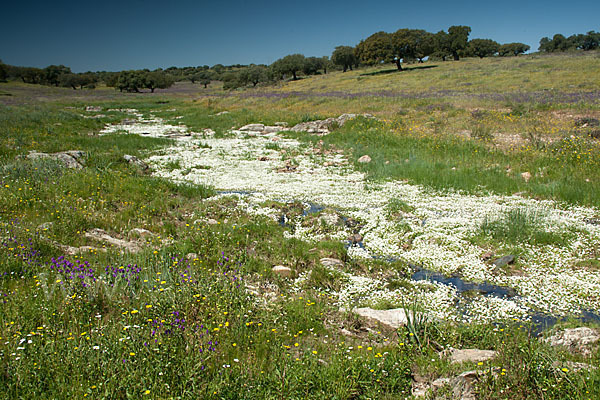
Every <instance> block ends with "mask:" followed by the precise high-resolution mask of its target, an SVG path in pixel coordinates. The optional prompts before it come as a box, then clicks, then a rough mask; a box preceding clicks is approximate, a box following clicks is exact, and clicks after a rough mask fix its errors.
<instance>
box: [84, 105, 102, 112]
mask: <svg viewBox="0 0 600 400" xmlns="http://www.w3.org/2000/svg"><path fill="white" fill-rule="evenodd" d="M85 111H91V112H99V111H102V107H100V106H86V107H85Z"/></svg>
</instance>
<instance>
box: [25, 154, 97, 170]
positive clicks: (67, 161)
mask: <svg viewBox="0 0 600 400" xmlns="http://www.w3.org/2000/svg"><path fill="white" fill-rule="evenodd" d="M84 156H85V152H83V151H81V150H71V151H63V152H59V153H38V152H35V151H32V152H30V153H29V154H27V156H25V158H27V159H28V160H41V159H48V160H56V161H59V162H60V163H61V164H63V165H64V166H65V167H67V168H72V169H82V168H83V165H82V164H83V157H84Z"/></svg>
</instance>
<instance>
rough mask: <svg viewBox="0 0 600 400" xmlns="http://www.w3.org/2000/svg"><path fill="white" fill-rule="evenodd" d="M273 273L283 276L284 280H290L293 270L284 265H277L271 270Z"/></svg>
mask: <svg viewBox="0 0 600 400" xmlns="http://www.w3.org/2000/svg"><path fill="white" fill-rule="evenodd" d="M271 271H273V273H274V274H275V275H278V276H281V277H283V278H289V277H290V276H292V270H291V269H290V268H288V267H285V266H283V265H276V266H274V267H273V268H272V269H271Z"/></svg>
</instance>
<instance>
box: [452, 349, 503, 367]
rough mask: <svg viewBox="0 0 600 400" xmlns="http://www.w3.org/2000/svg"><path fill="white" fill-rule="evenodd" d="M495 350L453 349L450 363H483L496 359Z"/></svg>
mask: <svg viewBox="0 0 600 400" xmlns="http://www.w3.org/2000/svg"><path fill="white" fill-rule="evenodd" d="M496 354H497V353H496V352H495V351H494V350H479V349H452V350H451V351H450V353H449V357H448V358H449V359H450V362H452V363H453V364H454V363H463V362H483V361H487V360H490V359H492V358H494V357H496Z"/></svg>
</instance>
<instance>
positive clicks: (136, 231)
mask: <svg viewBox="0 0 600 400" xmlns="http://www.w3.org/2000/svg"><path fill="white" fill-rule="evenodd" d="M129 236H130V237H136V238H142V239H147V238H150V237H152V236H154V233H152V232H150V231H149V230H148V229H144V228H133V229H132V230H130V231H129Z"/></svg>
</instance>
